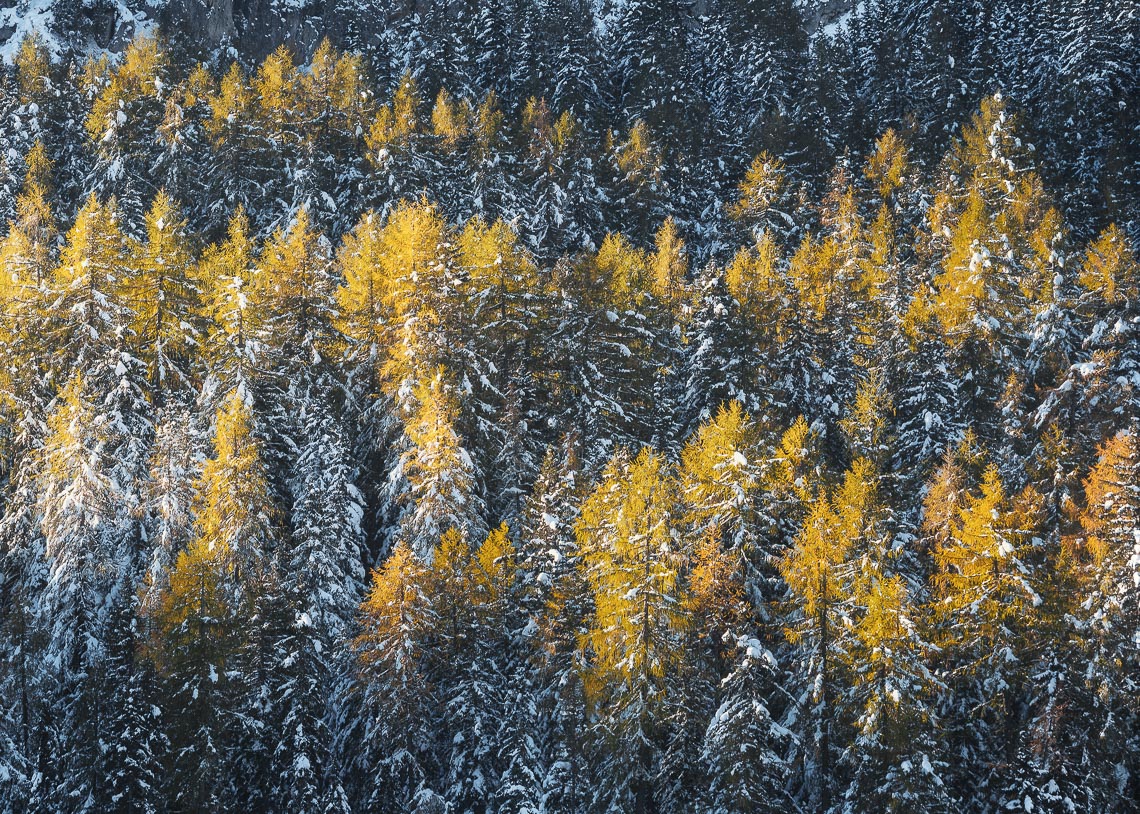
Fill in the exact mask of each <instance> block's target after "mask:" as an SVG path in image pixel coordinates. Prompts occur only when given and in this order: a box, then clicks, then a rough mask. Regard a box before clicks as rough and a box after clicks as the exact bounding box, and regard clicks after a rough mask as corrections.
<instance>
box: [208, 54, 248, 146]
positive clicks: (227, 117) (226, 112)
mask: <svg viewBox="0 0 1140 814" xmlns="http://www.w3.org/2000/svg"><path fill="white" fill-rule="evenodd" d="M206 99H207V101H208V103H209V105H210V118H209V119H207V120H206V123H205V127H206V134H207V135H208V136H209V137H210V141H211V142H212V143H213V145H214V146H215V147H218V146H220V145H221V144H223V143H225V142H227V141H228V140H229V139H232V138H235V136H234V135H233V133H232V131H233V129H234V124H235V123H236V122H239V121H241V120H243V119H246V118H248V117H249V116H250V115H252V112H253V105H254V99H253V91H252V90H251V89H250V87H249V85H248V84H247V82H246V78H245V75H244V74H243V73H242V71H241V68H240V67H238V64H237V63H236V62H235V63H233V64H232V65H230V69H229V71H227V72H226V75H225V76H223V77H222V81H221V83H220V85H219V86H218V90H217V92H216V93H212V94H209V95H208V96H207V97H206ZM231 146H233V147H239V146H241V145H239V144H231Z"/></svg>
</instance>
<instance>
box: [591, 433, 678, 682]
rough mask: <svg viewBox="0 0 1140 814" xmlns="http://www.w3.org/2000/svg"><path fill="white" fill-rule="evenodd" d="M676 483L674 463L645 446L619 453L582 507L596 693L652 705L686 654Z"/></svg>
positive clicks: (593, 680)
mask: <svg viewBox="0 0 1140 814" xmlns="http://www.w3.org/2000/svg"><path fill="white" fill-rule="evenodd" d="M675 503H676V483H675V481H674V480H673V477H672V474H671V473H670V472H669V471H668V466H667V464H666V462H665V461H664V460H663V459H662V458H661V457H660V456H658V455H656V454H655V453H653V452H652V451H650V450H648V449H646V450H643V451H642V452H641V453H640V454H639V455H638V456H637V458H636V459H635V460H634V461H632V462H630V461H628V459H626V458H625V456H624V453H618V455H615V457H614V459H613V460H612V461H611V462H610V463H609V465H608V466H607V467H606V470H605V472H604V473H603V475H602V479H601V482H600V483H599V484H598V486H597V488H596V489H595V490H594V492H593V493H592V494H591V495H590V497H589V498H588V499H587V500H586V501H585V503H584V504H583V506H582V511H581V516H580V517H579V520H578V523H577V525H576V526H575V535H576V537H577V540H578V545H579V548H580V549H581V551H582V556H583V558H584V561H585V563H586V573H587V579H588V581H589V584H590V588H591V589H592V591H593V595H594V618H593V620H592V622H591V624H590V628H589V630H588V631H587V632H586V634H585V635H584V636H583V639H582V644H583V645H584V646H585V647H586V648H587V649H588V652H589V654H590V672H589V675H588V676H587V678H588V687H589V689H590V691H591V693H592V694H595V693H604V692H607V691H610V692H616V693H618V694H619V695H620V694H622V693H625V692H630V691H634V692H637V693H640V697H641V698H642V700H643V703H647V704H650V705H652V704H653V703H655V702H656V701H657V700H658V699H659V698H660V694H661V692H662V687H661V679H662V678H663V676H664V675H665V674H666V672H667V671H668V670H670V669H671V668H672V667H673V666H674V665H675V664H676V663H677V662H678V660H679V659H680V658H681V655H682V654H681V653H680V648H678V647H677V644H676V639H675V637H676V635H677V634H678V633H680V632H681V631H683V630H684V629H685V627H686V626H687V624H688V619H687V615H686V614H685V612H684V601H683V595H682V591H681V585H680V578H679V577H680V574H679V567H680V558H679V554H678V552H677V551H676V548H675V545H674V532H673V525H672V523H673V518H672V512H673V506H674V505H675Z"/></svg>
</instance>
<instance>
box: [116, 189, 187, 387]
mask: <svg viewBox="0 0 1140 814" xmlns="http://www.w3.org/2000/svg"><path fill="white" fill-rule="evenodd" d="M133 249H134V251H133V255H134V256H133V258H132V260H131V274H130V275H129V276H128V277H127V280H126V284H125V288H126V292H125V293H126V298H127V301H128V302H129V303H130V306H131V325H130V331H131V342H132V345H133V346H134V352H135V354H136V356H137V357H138V358H139V359H140V360H141V361H142V363H143V364H144V365H145V366H146V368H147V371H148V379H149V381H150V387H151V392H152V394H154V396H155V398H156V401H158V402H159V403H161V402H162V400H163V395H164V394H165V393H166V392H167V391H168V390H169V389H171V388H176V387H182V386H186V385H188V384H189V383H190V381H191V379H192V375H193V373H192V370H191V367H190V366H191V362H192V359H193V357H194V355H195V353H196V350H197V344H198V330H197V327H196V326H195V325H194V324H193V323H194V315H195V312H196V310H197V301H198V291H197V286H196V285H195V280H194V258H193V256H192V255H191V248H190V245H189V237H188V235H187V234H186V220H185V219H184V218H183V217H182V214H181V212H180V210H179V208H178V204H177V203H176V202H175V201H173V200H171V199H170V196H168V195H167V194H166V192H165V191H162V190H160V191H159V193H158V195H156V196H155V199H154V203H153V204H151V208H150V211H149V212H147V215H146V238H145V239H144V240H143V241H141V242H139V243H137V244H135V245H134V246H133Z"/></svg>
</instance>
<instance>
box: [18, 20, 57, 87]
mask: <svg viewBox="0 0 1140 814" xmlns="http://www.w3.org/2000/svg"><path fill="white" fill-rule="evenodd" d="M13 62H14V63H15V69H16V87H17V88H18V89H19V92H20V104H21V105H27V104H31V103H32V102H36V101H37V100H40V99H42V98H43V95H44V94H46V93H47V92H48V91H49V90H50V89H51V54H50V53H49V52H48V48H47V43H45V42H44V38H43V37H42V36H40V34H39V32H33V33H31V34H28V35H27V36H25V37H24V39H22V40H21V41H20V47H19V49H18V50H17V51H16V56H15V58H14V59H13Z"/></svg>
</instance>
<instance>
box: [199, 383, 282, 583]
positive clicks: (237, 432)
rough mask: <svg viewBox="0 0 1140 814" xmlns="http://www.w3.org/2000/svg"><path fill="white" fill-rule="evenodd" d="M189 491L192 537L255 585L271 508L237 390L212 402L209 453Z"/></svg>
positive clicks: (247, 415) (254, 441) (269, 529)
mask: <svg viewBox="0 0 1140 814" xmlns="http://www.w3.org/2000/svg"><path fill="white" fill-rule="evenodd" d="M195 494H196V501H195V514H194V521H195V528H196V530H197V540H199V541H200V543H201V545H202V546H203V547H204V549H205V551H207V552H210V553H211V554H215V555H216V556H219V557H222V558H223V561H224V563H225V566H226V568H227V570H228V571H232V573H233V574H234V576H235V578H236V579H237V581H238V582H239V583H243V584H245V585H247V587H249V588H253V589H255V588H256V580H257V577H258V575H259V573H260V571H261V568H262V565H263V563H262V561H261V560H262V557H263V556H264V555H265V553H266V550H267V549H266V545H267V541H268V540H269V539H270V538H271V536H272V527H273V523H274V509H273V505H272V503H271V501H270V498H269V495H270V488H269V478H268V473H267V471H266V468H265V464H264V462H263V461H262V457H261V445H260V443H259V442H258V440H257V438H256V437H255V436H254V434H253V415H252V413H251V411H250V409H249V407H248V405H247V404H246V402H245V398H244V397H243V395H242V394H241V392H239V391H237V390H234V391H233V392H231V393H230V394H229V395H228V396H226V398H225V400H224V401H223V402H222V405H221V406H220V407H219V408H218V413H217V419H216V421H215V431H214V457H212V458H210V459H209V460H207V461H206V463H205V465H204V466H203V468H202V474H201V476H200V477H199V479H198V482H197V484H196V489H195Z"/></svg>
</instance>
